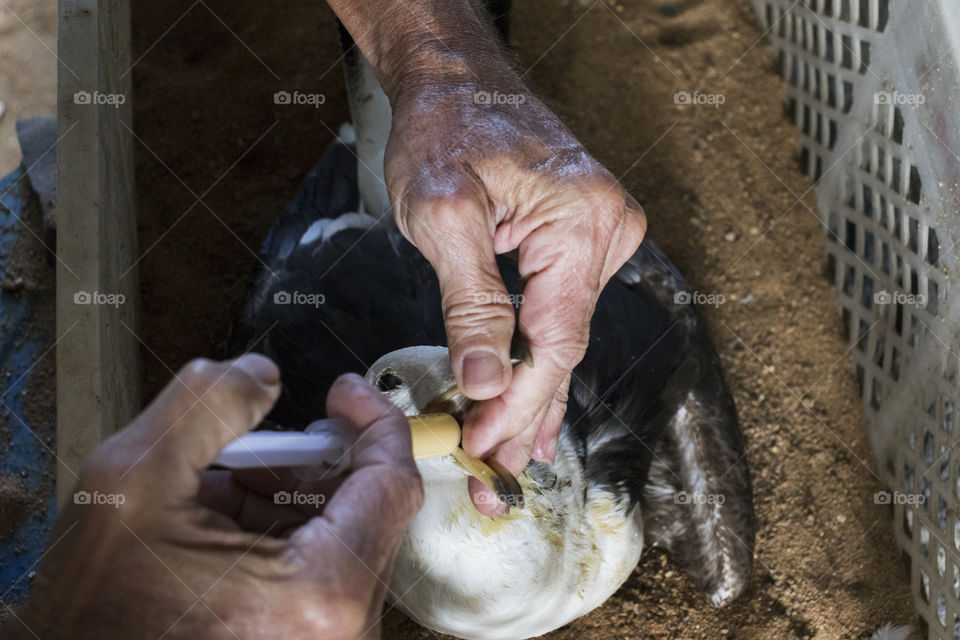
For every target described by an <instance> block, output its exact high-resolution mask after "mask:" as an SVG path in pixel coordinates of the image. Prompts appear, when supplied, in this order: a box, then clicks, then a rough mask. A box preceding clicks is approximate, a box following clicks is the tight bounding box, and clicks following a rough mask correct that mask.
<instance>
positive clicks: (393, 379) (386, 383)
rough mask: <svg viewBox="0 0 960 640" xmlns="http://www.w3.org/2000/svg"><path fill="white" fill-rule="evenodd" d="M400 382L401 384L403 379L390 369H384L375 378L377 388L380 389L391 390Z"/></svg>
mask: <svg viewBox="0 0 960 640" xmlns="http://www.w3.org/2000/svg"><path fill="white" fill-rule="evenodd" d="M401 384H403V381H402V380H401V379H400V378H398V377H397V375H396V374H394V373H393V372H391V371H385V372H383V373H381V374H380V377H379V378H377V388H378V389H380V391H393V390H394V389H396V388H397V387H399V386H400V385H401Z"/></svg>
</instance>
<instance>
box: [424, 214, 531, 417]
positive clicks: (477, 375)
mask: <svg viewBox="0 0 960 640" xmlns="http://www.w3.org/2000/svg"><path fill="white" fill-rule="evenodd" d="M479 202H480V201H478V200H477V199H475V198H468V197H464V196H454V197H446V198H444V199H443V200H442V201H441V202H439V203H436V204H433V205H431V206H430V207H429V208H428V209H429V210H428V211H426V212H423V213H421V214H419V215H417V214H414V215H413V216H411V217H410V219H411V220H412V221H415V222H413V224H411V225H409V226H408V228H407V229H405V233H407V234H408V238H410V240H411V242H413V244H414V245H416V247H417V248H418V249H419V250H420V252H421V253H423V255H424V257H425V258H426V259H427V260H428V261H429V262H430V264H431V265H433V268H434V270H435V271H436V273H437V279H438V280H439V282H440V292H441V295H442V297H443V319H444V325H445V327H446V331H447V346H448V347H449V350H450V362H451V364H452V366H453V374H454V377H456V380H457V385H458V386H459V387H460V389H461V390H462V391H463V393H464V394H465V395H466V396H467V397H468V398H471V399H473V400H486V399H488V398H494V397H496V396H498V395H500V394H501V393H503V391H504V390H505V389H506V388H507V387H508V386H509V385H510V379H511V375H512V369H511V367H510V340H511V338H512V336H513V329H514V323H515V321H516V316H515V312H514V308H513V304H512V303H511V301H510V297H509V296H508V294H507V289H506V287H505V286H504V284H503V280H502V279H501V277H500V270H499V269H498V267H497V262H496V256H495V253H494V245H493V232H494V229H493V227H492V222H490V221H489V219H488V216H487V212H486V209H485V208H484V207H483V206H482V205H481V204H479Z"/></svg>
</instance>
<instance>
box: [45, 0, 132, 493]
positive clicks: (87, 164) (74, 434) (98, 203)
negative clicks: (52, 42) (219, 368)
mask: <svg viewBox="0 0 960 640" xmlns="http://www.w3.org/2000/svg"><path fill="white" fill-rule="evenodd" d="M59 22H60V29H59V45H58V48H59V51H58V57H59V60H60V63H59V67H58V82H57V85H58V99H57V113H58V136H59V143H58V155H57V340H58V342H57V456H58V459H59V461H58V466H57V499H58V503H59V504H63V502H64V500H69V499H70V496H71V495H72V493H73V491H74V486H75V484H76V474H78V473H79V469H80V463H81V461H82V460H83V458H84V457H85V456H86V455H87V453H89V452H90V450H91V449H92V448H93V447H95V446H96V444H97V443H98V442H100V441H101V440H103V439H104V438H105V437H107V436H108V435H110V434H111V433H113V432H114V431H115V430H116V429H118V428H119V427H121V426H122V425H123V424H124V423H125V422H126V421H127V420H129V419H130V418H131V417H132V416H133V415H134V414H135V413H136V411H137V410H138V408H139V402H140V398H139V382H140V371H139V363H138V343H137V339H136V337H135V335H134V332H136V331H137V330H138V324H137V311H138V304H139V297H138V286H137V283H138V279H137V270H136V268H135V266H134V265H135V262H136V259H137V225H136V215H135V211H134V173H133V140H132V135H131V127H132V124H131V122H132V120H131V113H132V107H131V103H132V97H133V96H132V92H131V75H132V74H131V73H130V65H131V49H130V4H129V0H60V20H59ZM124 325H126V326H124Z"/></svg>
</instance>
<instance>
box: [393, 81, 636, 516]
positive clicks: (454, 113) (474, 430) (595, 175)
mask: <svg viewBox="0 0 960 640" xmlns="http://www.w3.org/2000/svg"><path fill="white" fill-rule="evenodd" d="M511 78H512V79H511ZM495 90H496V91H497V95H499V96H501V97H500V98H497V97H496V96H495V95H494V94H493V92H494V91H495ZM479 92H485V93H479ZM477 96H480V97H477ZM391 102H392V106H393V116H394V120H393V129H392V132H391V136H390V140H389V144H388V147H387V151H386V158H385V165H386V180H387V186H388V189H389V190H390V193H391V194H392V196H393V199H394V208H395V215H396V220H397V223H398V226H399V228H400V230H401V231H402V232H403V233H404V235H405V236H406V237H407V238H408V239H409V240H410V241H411V242H412V243H413V244H414V245H416V246H417V248H418V249H419V250H420V251H421V252H422V253H423V254H424V256H425V257H426V258H427V260H429V261H430V263H431V264H432V265H433V267H434V268H435V270H436V272H437V275H438V277H439V281H440V287H441V290H442V294H443V313H444V318H445V323H446V329H447V338H448V346H449V347H450V352H451V360H452V363H453V369H454V374H455V376H456V378H457V382H458V384H459V385H460V387H461V389H462V390H463V391H464V392H465V393H466V395H467V396H468V397H470V398H473V399H475V400H482V401H483V402H481V403H479V404H478V405H477V406H476V408H475V409H474V410H473V411H472V412H471V414H470V416H469V418H468V423H467V425H466V426H465V430H464V434H463V443H464V448H465V449H466V450H467V451H468V452H469V453H471V454H474V455H478V456H481V457H489V456H493V457H495V458H496V459H497V460H499V461H500V462H501V463H503V464H504V465H505V466H506V467H507V468H508V469H509V470H510V471H511V472H513V473H514V474H518V473H519V472H520V471H521V470H522V469H523V468H524V466H526V464H527V462H528V461H529V460H530V458H531V456H532V457H534V458H536V459H538V460H542V461H546V462H552V461H553V459H554V455H555V451H556V444H557V442H556V441H557V435H558V433H559V429H560V423H561V420H562V418H563V414H564V412H565V407H566V396H567V389H568V387H569V384H570V376H571V371H572V370H573V368H574V367H575V366H576V365H577V363H579V362H580V360H581V359H582V358H583V355H584V352H585V349H586V346H587V341H588V338H589V323H590V318H591V316H592V314H593V309H594V306H595V304H596V301H597V298H598V296H599V294H600V291H601V290H602V288H603V286H604V285H605V284H606V283H607V281H608V280H609V279H610V278H611V277H612V276H613V274H614V273H615V272H616V271H617V269H619V268H620V267H621V266H622V265H623V263H624V262H625V261H626V260H627V259H628V258H629V257H630V256H631V255H633V253H634V252H635V251H636V249H637V247H638V246H639V244H640V242H641V240H642V239H643V235H644V232H645V230H646V219H645V217H644V214H643V211H642V209H641V208H640V206H639V204H637V202H636V201H635V200H633V198H631V197H630V196H629V195H628V194H627V193H626V192H625V191H624V189H623V187H622V186H621V185H620V184H619V182H618V181H617V180H616V179H615V178H614V177H613V176H612V175H611V174H610V172H608V171H607V170H606V169H604V168H603V167H602V166H600V164H599V163H598V162H597V161H596V160H595V159H594V158H592V157H591V156H590V155H589V154H588V153H587V152H586V150H585V149H584V148H583V147H582V146H581V145H580V143H579V142H578V141H577V140H576V139H575V138H574V136H573V135H572V134H571V133H570V131H569V130H568V129H567V128H566V127H565V126H564V125H563V123H561V122H560V120H559V119H558V118H557V117H556V116H555V115H554V114H553V113H551V112H550V110H549V109H548V108H547V107H546V106H545V105H544V104H543V103H542V102H540V101H539V100H538V99H537V98H536V97H535V96H534V95H532V94H531V93H530V92H529V90H527V89H526V87H525V86H524V85H523V83H522V82H520V81H519V79H517V78H516V77H515V76H511V75H509V74H508V75H506V76H504V75H500V76H498V77H497V80H496V82H493V83H486V84H484V83H480V82H473V81H464V80H463V79H462V78H460V79H457V80H444V81H441V80H437V81H436V82H427V83H424V82H419V83H418V82H409V83H405V84H403V83H401V84H398V85H396V87H395V92H394V95H392V99H391ZM478 102H479V103H480V104H478ZM514 250H518V255H519V269H520V275H521V277H523V278H524V280H525V288H524V291H523V298H522V304H521V305H520V307H519V315H517V314H516V311H515V307H514V303H515V302H517V300H515V299H513V298H511V297H509V296H508V295H507V291H506V289H505V288H504V285H503V282H502V280H501V278H500V275H499V272H498V270H497V267H496V262H495V254H503V253H507V252H510V251H514ZM516 321H519V327H518V328H519V330H520V331H521V333H522V334H523V336H524V337H525V338H526V340H527V342H528V343H529V346H530V350H531V353H532V356H533V363H534V366H533V367H532V368H530V367H527V366H525V365H520V366H518V367H517V368H516V369H515V370H511V367H510V364H509V363H510V359H509V347H510V341H511V337H512V335H513V332H514V329H515V322H516ZM470 490H471V494H472V495H473V499H474V504H475V505H476V506H477V508H478V509H479V510H480V511H481V512H483V513H487V514H488V515H496V514H499V513H503V511H505V506H504V505H503V504H502V503H498V502H497V501H496V500H495V499H492V498H493V496H492V494H491V495H485V494H487V493H488V491H489V490H487V489H486V488H485V487H483V485H481V484H480V483H479V482H477V481H475V480H474V479H471V483H470Z"/></svg>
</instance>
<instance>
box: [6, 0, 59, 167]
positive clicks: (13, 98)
mask: <svg viewBox="0 0 960 640" xmlns="http://www.w3.org/2000/svg"><path fill="white" fill-rule="evenodd" d="M56 50H57V3H56V2H55V1H54V0H4V2H3V3H0V102H3V104H4V109H3V110H5V111H6V113H5V114H4V115H3V116H0V175H6V174H7V173H9V172H10V171H11V170H13V169H14V168H16V166H17V165H18V164H20V146H19V145H18V144H17V138H16V132H15V131H14V128H13V127H14V123H15V122H16V121H17V120H18V119H21V118H29V117H32V116H45V115H50V114H52V113H54V112H55V111H56V109H57V58H56V54H55V52H56Z"/></svg>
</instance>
